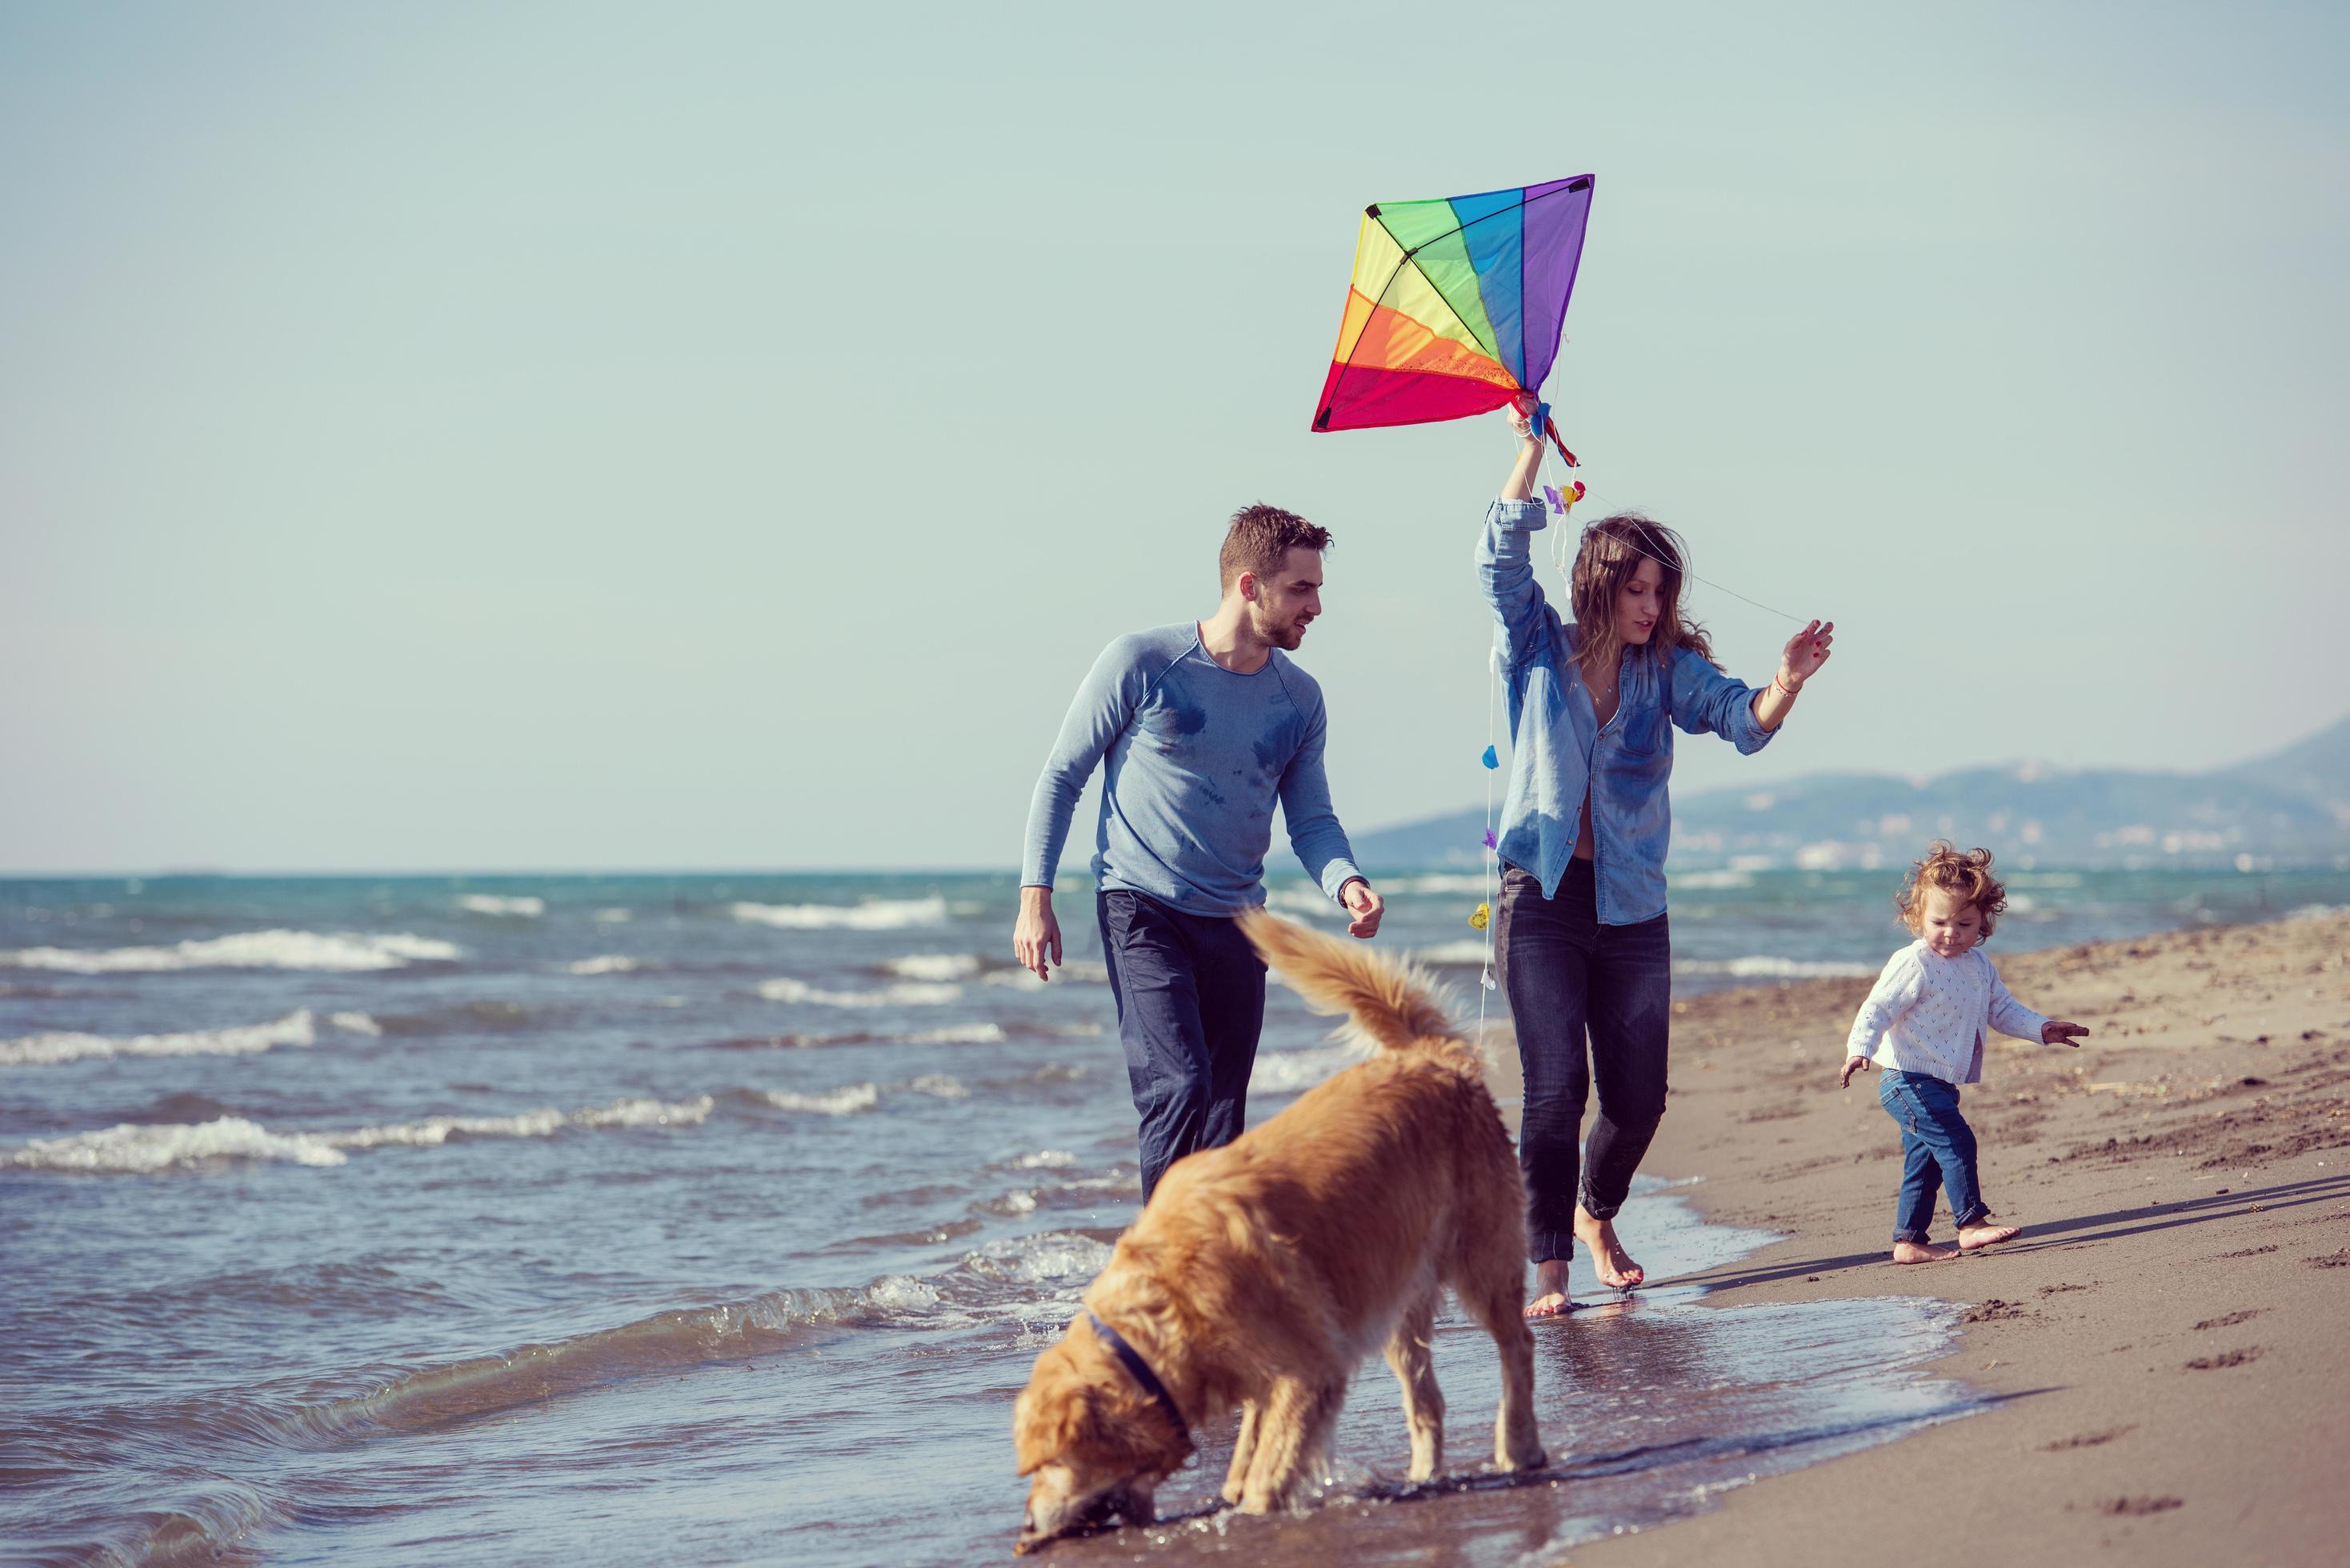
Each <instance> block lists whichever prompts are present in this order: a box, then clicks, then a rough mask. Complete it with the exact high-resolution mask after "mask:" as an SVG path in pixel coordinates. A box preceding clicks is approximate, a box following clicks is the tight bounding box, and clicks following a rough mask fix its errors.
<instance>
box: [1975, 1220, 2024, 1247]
mask: <svg viewBox="0 0 2350 1568" xmlns="http://www.w3.org/2000/svg"><path fill="white" fill-rule="evenodd" d="M1990 1218H1991V1217H1990V1216H1989V1215H1985V1216H1984V1217H1983V1220H1981V1222H1979V1223H1977V1224H1973V1225H1961V1226H1960V1227H1959V1251H1961V1252H1972V1251H1978V1250H1980V1249H1981V1248H1984V1247H1996V1246H1998V1245H1999V1244H2000V1243H2001V1242H2002V1241H2014V1240H2015V1239H2016V1238H2017V1237H2018V1236H2021V1235H2022V1234H2023V1227H2022V1226H2021V1225H1993V1224H1991V1222H1990Z"/></svg>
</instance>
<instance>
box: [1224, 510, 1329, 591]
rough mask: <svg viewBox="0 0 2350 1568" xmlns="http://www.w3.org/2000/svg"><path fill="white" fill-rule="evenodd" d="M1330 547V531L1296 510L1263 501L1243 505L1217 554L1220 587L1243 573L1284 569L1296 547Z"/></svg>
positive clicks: (1269, 573)
mask: <svg viewBox="0 0 2350 1568" xmlns="http://www.w3.org/2000/svg"><path fill="white" fill-rule="evenodd" d="M1329 547H1330V530H1329V529H1327V528H1317V527H1315V525H1314V524H1311V523H1308V522H1307V521H1306V520H1305V518H1303V517H1300V516H1299V515H1298V514H1296V513H1295V512H1284V511H1283V510H1282V509H1281V508H1280V507H1278V506H1267V505H1266V504H1264V503H1263V502H1262V501H1260V502H1258V503H1257V504H1255V505H1253V506H1243V507H1242V508H1241V509H1240V510H1239V511H1238V512H1235V513H1233V514H1232V527H1231V528H1230V529H1229V530H1228V531H1227V532H1226V533H1225V535H1224V547H1223V550H1222V552H1221V553H1220V554H1219V555H1218V556H1216V566H1217V572H1218V576H1219V578H1220V583H1219V587H1222V588H1227V589H1228V588H1230V587H1232V585H1233V584H1234V583H1236V582H1238V581H1239V580H1240V576H1241V574H1242V573H1243V572H1254V573H1255V574H1256V575H1257V576H1259V577H1269V576H1273V575H1274V573H1275V572H1278V571H1279V570H1281V566H1282V563H1283V562H1284V561H1285V560H1287V559H1288V558H1289V552H1290V551H1292V550H1326V549H1328V548H1329Z"/></svg>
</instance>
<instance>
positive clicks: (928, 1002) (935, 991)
mask: <svg viewBox="0 0 2350 1568" xmlns="http://www.w3.org/2000/svg"><path fill="white" fill-rule="evenodd" d="M759 994H760V995H761V996H764V997H765V998H766V999H767V1000H768V1001H769V1002H806V1003H808V1004H809V1005H811V1006H815V1007H937V1006H939V1005H941V1004H942V1003H944V1002H952V1001H953V1000H954V999H955V998H957V997H959V996H961V995H962V987H961V986H959V985H947V984H942V983H941V982H938V981H919V980H910V981H899V983H898V984H896V985H885V986H881V987H879V988H878V989H876V990H873V991H824V990H820V989H818V988H817V987H816V986H813V985H810V984H808V983H807V981H804V980H770V981H761V982H760V985H759Z"/></svg>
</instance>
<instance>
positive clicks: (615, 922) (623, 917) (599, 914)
mask: <svg viewBox="0 0 2350 1568" xmlns="http://www.w3.org/2000/svg"><path fill="white" fill-rule="evenodd" d="M632 919H636V915H635V913H634V912H633V911H631V910H628V909H598V910H597V911H596V923H597V924H598V925H599V926H625V925H627V924H628V923H629V921H630V920H632Z"/></svg>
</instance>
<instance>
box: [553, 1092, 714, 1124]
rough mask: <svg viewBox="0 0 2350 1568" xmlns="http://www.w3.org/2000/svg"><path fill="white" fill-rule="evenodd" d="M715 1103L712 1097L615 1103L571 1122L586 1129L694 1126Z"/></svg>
mask: <svg viewBox="0 0 2350 1568" xmlns="http://www.w3.org/2000/svg"><path fill="white" fill-rule="evenodd" d="M715 1103H716V1102H715V1101H713V1100H712V1098H711V1097H710V1096H708V1095H697V1096H694V1097H693V1098H692V1099H690V1100H675V1101H671V1100H615V1101H613V1102H612V1103H611V1104H610V1105H608V1106H604V1107H603V1108H602V1109H600V1110H592V1111H574V1112H572V1113H571V1119H572V1120H573V1121H575V1122H577V1123H578V1124H579V1125H580V1126H581V1127H700V1126H701V1125H702V1122H703V1121H704V1120H705V1119H706V1118H707V1117H708V1116H709V1115H710V1108H711V1106H712V1105H713V1104H715Z"/></svg>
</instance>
